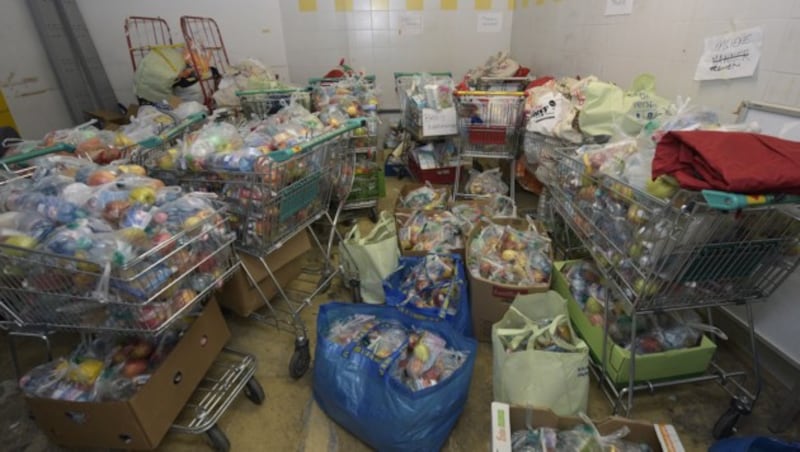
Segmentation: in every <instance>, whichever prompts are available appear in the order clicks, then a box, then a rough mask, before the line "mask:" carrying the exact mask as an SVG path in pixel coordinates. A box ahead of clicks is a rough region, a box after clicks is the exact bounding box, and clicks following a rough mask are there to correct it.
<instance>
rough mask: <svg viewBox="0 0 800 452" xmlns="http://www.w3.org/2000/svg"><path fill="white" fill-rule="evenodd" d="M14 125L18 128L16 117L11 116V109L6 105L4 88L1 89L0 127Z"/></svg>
mask: <svg viewBox="0 0 800 452" xmlns="http://www.w3.org/2000/svg"><path fill="white" fill-rule="evenodd" d="M3 126H6V127H13V128H14V129H16V128H17V123H16V122H14V117H13V116H11V111H10V110H9V109H8V105H6V98H5V97H3V90H2V89H0V127H3Z"/></svg>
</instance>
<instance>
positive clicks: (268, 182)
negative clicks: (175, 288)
mask: <svg viewBox="0 0 800 452" xmlns="http://www.w3.org/2000/svg"><path fill="white" fill-rule="evenodd" d="M361 126H362V122H361V121H358V120H353V121H349V122H348V123H346V124H344V125H343V126H341V127H339V128H338V129H336V130H334V131H329V132H327V133H324V134H322V135H319V136H316V137H313V138H310V139H309V140H308V141H306V142H304V143H302V144H299V145H297V146H295V147H293V148H286V149H282V150H278V151H273V152H270V153H269V154H266V155H262V156H259V157H257V158H255V159H254V160H252V161H250V163H251V165H246V168H244V170H243V167H242V165H241V163H242V162H236V164H235V165H230V166H225V165H224V164H222V165H220V166H214V165H213V164H211V165H207V166H208V168H207V170H204V171H191V170H185V169H180V165H173V167H171V168H170V169H164V165H160V164H159V162H161V161H163V160H164V159H171V158H172V155H171V153H172V152H173V151H174V150H173V149H171V148H170V147H169V146H166V145H163V144H161V145H159V144H158V143H155V144H156V145H155V146H151V147H149V148H148V149H146V150H144V152H141V153H139V154H138V155H137V157H136V162H138V163H139V164H141V165H142V166H144V167H145V168H147V169H148V171H149V172H150V174H151V175H152V176H155V177H159V178H162V179H165V180H168V181H170V182H171V183H172V182H174V183H176V184H178V185H180V186H182V187H185V188H187V189H190V190H202V191H211V192H216V193H217V194H218V195H219V196H220V197H221V198H222V199H223V200H224V202H225V203H226V204H227V207H228V212H229V213H230V215H231V222H232V227H233V228H234V229H235V230H236V244H235V247H236V250H237V252H238V253H239V254H240V255H242V254H244V255H247V256H248V257H249V258H250V259H248V261H250V262H253V263H254V264H253V265H256V267H253V268H250V265H242V269H243V270H244V272H245V274H246V276H247V279H248V280H249V282H250V284H251V285H252V286H253V287H254V288H255V289H256V291H257V292H258V294H259V297H260V298H261V300H262V301H263V303H264V304H265V305H266V308H267V315H259V314H258V313H254V314H253V315H252V317H254V318H255V319H256V320H260V321H263V322H265V323H268V324H270V325H274V326H275V327H276V328H278V329H282V330H289V331H290V332H293V333H294V335H295V351H294V353H293V355H292V358H291V360H290V363H289V373H290V375H291V376H292V377H293V378H300V377H301V376H302V375H303V374H305V372H306V371H307V370H308V368H309V366H310V363H311V353H310V350H309V342H308V334H307V329H306V326H305V324H304V323H303V320H302V319H301V318H300V313H301V311H302V310H303V309H304V308H305V307H306V306H308V305H310V304H311V303H312V300H313V298H314V297H316V296H317V295H319V294H320V293H322V292H324V291H325V290H327V288H328V287H329V285H330V283H331V281H332V279H333V278H334V277H335V276H336V275H337V274H338V273H339V268H337V267H335V266H334V265H333V263H332V262H331V259H330V256H329V254H328V253H327V252H326V250H325V248H324V247H323V245H322V243H321V242H320V240H319V238H318V237H317V235H316V234H315V232H314V230H313V229H312V228H311V225H312V224H313V223H314V222H316V221H318V220H320V219H322V218H325V219H326V220H327V221H328V222H329V223H331V224H332V221H333V220H332V219H331V217H330V215H329V213H328V205H329V203H330V198H331V192H332V191H333V189H334V182H335V180H334V177H335V175H336V174H335V173H336V168H335V167H334V165H335V164H336V162H337V160H336V159H335V156H337V155H341V154H344V150H343V148H344V147H345V146H347V139H346V138H347V135H348V134H349V133H350V132H352V131H353V130H354V129H356V128H358V127H361ZM332 227H333V226H332ZM334 229H335V228H334ZM303 231H308V234H309V236H310V237H311V238H312V239H313V242H314V243H315V244H316V246H317V247H318V249H319V251H320V252H321V253H322V257H323V259H322V260H323V263H322V264H323V266H322V269H321V276H320V280H319V282H318V284H317V288H316V289H315V290H313V292H312V293H310V294H308V296H306V297H305V298H304V299H303V300H301V301H295V300H292V299H291V298H290V297H289V296H288V295H287V292H286V290H285V289H284V288H283V287H281V283H280V281H279V280H278V278H277V277H276V275H275V272H274V271H273V269H272V268H271V267H270V264H269V263H268V261H267V257H268V256H269V255H270V254H271V253H273V252H274V251H276V250H278V249H279V248H281V247H282V246H283V245H284V244H285V243H287V242H288V241H289V240H291V239H292V238H293V237H294V236H296V235H297V234H298V233H302V232H303ZM256 271H257V272H259V273H262V274H263V273H266V274H267V275H268V276H269V278H270V280H271V281H272V282H273V283H274V285H275V287H276V290H277V294H278V296H279V300H277V301H279V303H273V302H272V301H271V300H270V299H269V298H268V297H267V296H266V294H265V293H264V291H263V290H262V288H261V287H260V285H259V284H257V283H256V282H257V281H258V279H257V278H256V277H255V276H254V272H256Z"/></svg>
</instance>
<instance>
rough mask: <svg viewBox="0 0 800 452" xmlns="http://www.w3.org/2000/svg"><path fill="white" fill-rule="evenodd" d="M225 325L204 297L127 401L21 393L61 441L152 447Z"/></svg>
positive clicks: (210, 358) (224, 336)
mask: <svg viewBox="0 0 800 452" xmlns="http://www.w3.org/2000/svg"><path fill="white" fill-rule="evenodd" d="M228 338H230V331H229V330H228V326H227V325H226V323H225V319H224V318H223V317H222V312H221V311H220V309H219V306H218V305H217V303H216V301H214V300H213V299H212V300H211V301H210V302H209V303H208V305H207V306H206V308H205V310H204V311H203V313H202V314H201V315H200V316H199V317H197V319H195V321H194V323H193V324H192V325H191V327H190V328H189V330H188V331H186V332H185V333H184V335H183V338H181V340H180V342H178V344H177V345H176V346H175V349H174V350H172V352H171V353H170V354H169V356H167V358H166V359H165V360H164V362H163V363H161V365H160V366H159V367H158V369H156V371H155V372H154V373H153V374H152V376H151V377H150V380H149V381H148V382H147V384H145V385H144V386H142V387H141V388H140V389H139V391H138V392H137V393H136V394H135V395H134V396H133V397H132V398H131V399H130V400H127V401H115V402H71V401H65V400H52V399H42V398H32V397H26V398H25V400H26V402H27V403H28V408H29V409H30V411H31V414H33V416H34V417H35V419H36V423H37V424H38V425H39V427H40V428H41V429H42V431H43V432H45V433H46V434H47V435H48V436H49V437H50V439H52V440H53V442H55V443H56V444H58V445H60V446H65V447H70V448H72V447H96V448H104V449H105V448H112V449H154V448H156V447H157V446H158V444H159V443H160V442H161V440H162V438H163V437H164V435H165V434H166V433H167V431H169V429H170V426H171V425H172V422H173V421H174V420H175V418H176V417H177V416H178V414H179V413H180V412H181V410H182V409H183V407H184V405H185V404H186V402H187V401H188V400H189V398H190V397H191V395H192V393H193V392H194V390H195V388H197V385H198V384H199V383H200V381H201V380H202V379H203V377H204V376H205V374H206V372H207V371H208V369H209V368H210V367H211V364H212V363H213V362H214V360H215V359H216V357H217V355H218V354H219V352H220V351H221V350H222V348H223V346H224V345H225V344H226V343H227V342H228Z"/></svg>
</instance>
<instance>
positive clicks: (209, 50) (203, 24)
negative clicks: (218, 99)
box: [181, 16, 230, 109]
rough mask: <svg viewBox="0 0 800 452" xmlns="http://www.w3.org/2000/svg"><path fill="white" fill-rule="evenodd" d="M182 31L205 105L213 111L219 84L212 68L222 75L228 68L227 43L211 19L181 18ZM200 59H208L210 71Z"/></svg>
mask: <svg viewBox="0 0 800 452" xmlns="http://www.w3.org/2000/svg"><path fill="white" fill-rule="evenodd" d="M181 31H182V32H183V40H184V42H185V43H186V47H187V49H188V50H189V51H190V52H191V54H192V55H193V56H194V57H193V58H191V62H190V65H191V66H192V69H194V73H195V74H196V76H197V82H198V83H199V84H200V89H201V90H202V91H203V99H204V102H203V103H204V104H205V105H206V106H207V107H209V109H213V105H214V97H213V96H214V93H215V92H216V91H217V82H218V80H217V79H216V77H215V75H214V73H213V71H211V68H216V70H217V71H218V72H219V74H220V75H221V74H222V73H223V71H225V70H226V69H227V68H228V66H230V60H229V59H228V51H227V50H226V49H225V42H224V41H223V40H222V33H221V32H220V31H219V26H218V25H217V22H216V21H215V20H214V19H212V18H211V17H197V16H181ZM199 58H207V59H208V65H209V70H208V71H205V70H204V69H205V68H203V67H202V65H201V64H200V61H199Z"/></svg>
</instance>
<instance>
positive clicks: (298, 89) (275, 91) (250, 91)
mask: <svg viewBox="0 0 800 452" xmlns="http://www.w3.org/2000/svg"><path fill="white" fill-rule="evenodd" d="M306 91H311V87H310V86H306V87H301V86H298V87H296V88H278V89H247V90H241V91H236V95H237V96H254V95H256V94H291V93H302V92H306Z"/></svg>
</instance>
